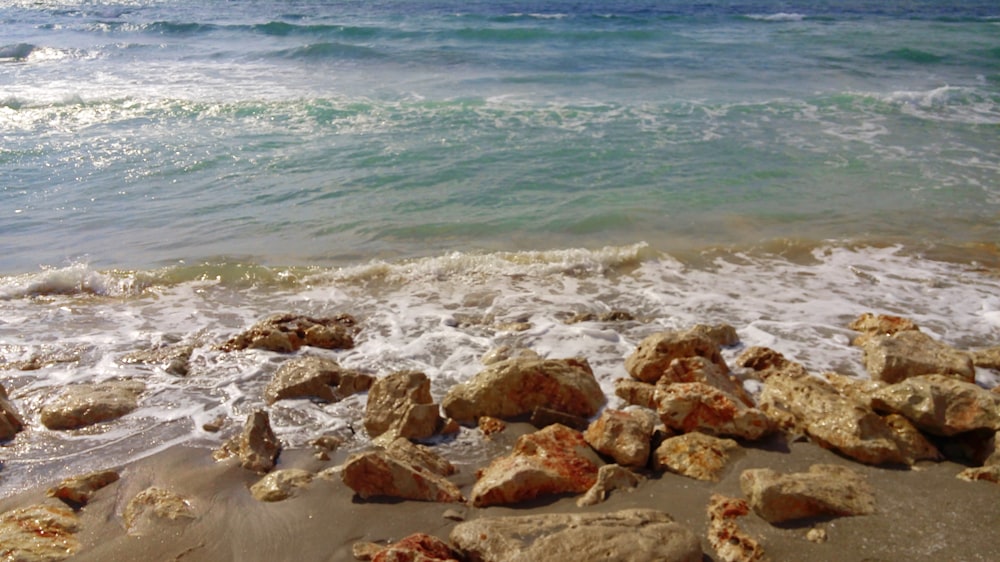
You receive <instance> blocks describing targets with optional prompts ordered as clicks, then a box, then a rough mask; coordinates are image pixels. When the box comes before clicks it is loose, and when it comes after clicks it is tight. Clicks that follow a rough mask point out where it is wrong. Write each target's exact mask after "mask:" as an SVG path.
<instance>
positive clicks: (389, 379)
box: [365, 371, 442, 441]
mask: <svg viewBox="0 0 1000 562" xmlns="http://www.w3.org/2000/svg"><path fill="white" fill-rule="evenodd" d="M441 423H442V422H441V417H440V415H439V408H438V406H437V404H434V400H433V399H432V398H431V381H430V379H428V378H427V375H425V374H424V373H420V372H417V371H401V372H398V373H393V374H391V375H388V376H386V377H382V378H380V379H376V380H375V382H374V383H372V387H371V390H369V392H368V405H367V406H366V407H365V429H366V430H368V435H370V436H371V437H372V438H375V437H378V436H380V435H383V434H385V437H384V438H383V439H384V440H385V441H391V440H393V439H395V438H396V437H406V438H409V439H426V438H428V437H431V436H432V435H434V433H435V432H436V431H437V429H438V427H439V426H440V425H441Z"/></svg>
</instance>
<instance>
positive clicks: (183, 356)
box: [118, 344, 194, 377]
mask: <svg viewBox="0 0 1000 562" xmlns="http://www.w3.org/2000/svg"><path fill="white" fill-rule="evenodd" d="M192 353H194V346H193V345H190V344H179V345H168V346H165V347H158V348H155V349H142V350H138V351H133V352H131V353H127V354H125V355H123V356H122V357H120V358H119V359H118V361H119V362H121V363H122V364H124V365H134V364H141V365H159V366H161V367H163V370H164V371H166V372H167V373H170V374H171V375H174V376H178V377H186V376H187V375H188V373H189V372H190V371H191V354H192Z"/></svg>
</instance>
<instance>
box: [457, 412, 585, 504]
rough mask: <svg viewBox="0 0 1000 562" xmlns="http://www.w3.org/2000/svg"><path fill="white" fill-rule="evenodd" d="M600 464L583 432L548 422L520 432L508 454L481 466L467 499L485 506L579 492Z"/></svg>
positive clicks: (580, 492) (581, 491)
mask: <svg viewBox="0 0 1000 562" xmlns="http://www.w3.org/2000/svg"><path fill="white" fill-rule="evenodd" d="M602 464H604V463H603V462H602V461H601V459H600V458H599V457H598V456H597V453H595V452H594V451H593V449H591V448H590V446H589V445H587V442H586V441H585V440H584V439H583V434H581V433H580V432H578V431H575V430H573V429H570V428H568V427H566V426H563V425H559V424H556V425H550V426H548V427H546V428H545V429H540V430H538V431H536V432H534V433H529V434H527V435H522V436H521V437H519V438H518V440H517V442H516V443H515V444H514V450H513V451H512V452H511V454H510V455H508V456H506V457H501V458H498V459H496V460H494V461H493V462H492V463H490V465H489V466H487V467H486V468H484V469H482V470H480V471H479V473H478V474H477V476H478V480H477V481H476V484H475V485H474V486H473V488H472V493H471V498H470V501H471V502H472V505H474V506H476V507H486V506H490V505H501V504H515V503H519V502H522V501H526V500H530V499H534V498H537V497H541V496H547V495H552V494H564V493H575V494H582V493H584V492H586V491H587V490H588V489H589V488H590V487H591V486H593V485H594V482H596V480H597V471H598V468H599V467H600V466H601V465H602Z"/></svg>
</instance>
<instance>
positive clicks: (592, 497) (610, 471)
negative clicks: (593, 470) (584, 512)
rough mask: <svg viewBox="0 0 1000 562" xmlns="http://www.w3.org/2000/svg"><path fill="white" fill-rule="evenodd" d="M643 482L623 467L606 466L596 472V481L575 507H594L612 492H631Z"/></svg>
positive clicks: (641, 478)
mask: <svg viewBox="0 0 1000 562" xmlns="http://www.w3.org/2000/svg"><path fill="white" fill-rule="evenodd" d="M644 480H646V479H645V478H644V477H642V476H640V475H638V474H636V473H634V472H632V471H631V470H629V469H627V468H625V467H624V466H619V465H617V464H606V465H604V466H602V467H601V468H600V469H598V471H597V481H596V482H594V485H593V486H591V487H590V489H589V490H587V493H586V494H584V495H582V496H580V499H578V500H576V505H578V506H580V507H586V506H588V505H595V504H599V503H601V502H603V501H604V500H606V499H607V497H608V494H610V493H611V492H612V491H614V490H632V489H634V488H635V487H636V486H638V485H639V484H641V483H642V482H643V481H644Z"/></svg>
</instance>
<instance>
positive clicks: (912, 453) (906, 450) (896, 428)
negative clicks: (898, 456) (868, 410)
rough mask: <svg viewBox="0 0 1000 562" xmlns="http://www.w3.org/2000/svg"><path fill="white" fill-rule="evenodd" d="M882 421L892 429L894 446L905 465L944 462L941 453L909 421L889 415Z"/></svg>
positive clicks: (899, 416) (896, 415) (898, 416)
mask: <svg viewBox="0 0 1000 562" xmlns="http://www.w3.org/2000/svg"><path fill="white" fill-rule="evenodd" d="M882 419H883V420H885V423H886V424H887V425H888V426H889V428H890V429H892V432H893V434H894V437H895V439H896V444H897V445H898V446H899V451H900V453H902V455H903V460H905V461H906V463H907V464H913V463H915V462H917V461H940V460H944V455H942V454H941V451H938V448H937V447H935V446H934V444H933V443H931V442H930V441H928V440H927V437H925V436H924V434H923V433H920V430H919V429H917V426H915V425H913V423H912V422H911V421H910V420H908V419H906V418H904V417H903V416H901V415H899V414H889V415H887V416H884V417H883V418H882Z"/></svg>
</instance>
